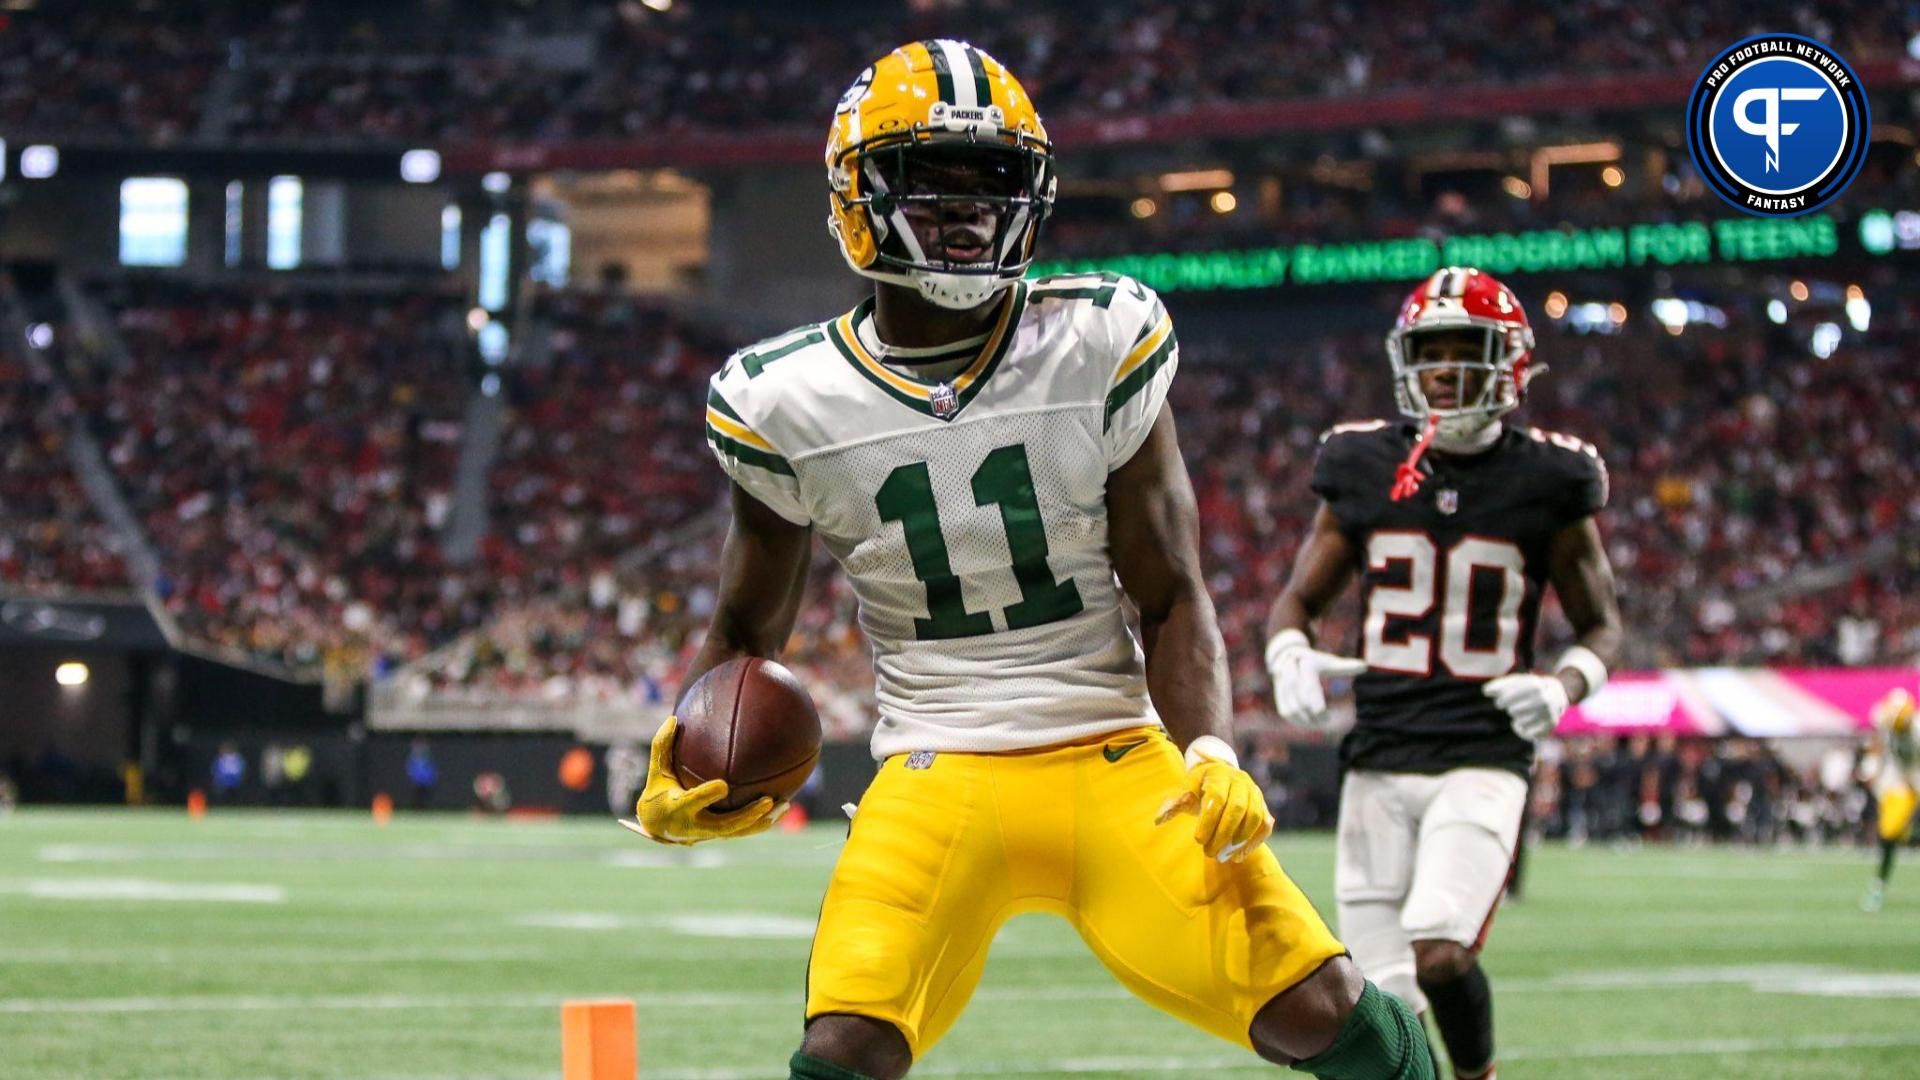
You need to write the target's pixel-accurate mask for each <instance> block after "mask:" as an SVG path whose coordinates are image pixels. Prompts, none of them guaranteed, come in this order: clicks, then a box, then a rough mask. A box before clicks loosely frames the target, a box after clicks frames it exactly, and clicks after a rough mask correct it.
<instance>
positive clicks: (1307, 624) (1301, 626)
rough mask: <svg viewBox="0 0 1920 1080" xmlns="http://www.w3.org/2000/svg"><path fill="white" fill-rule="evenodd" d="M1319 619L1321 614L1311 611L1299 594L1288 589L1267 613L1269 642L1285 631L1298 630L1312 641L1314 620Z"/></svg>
mask: <svg viewBox="0 0 1920 1080" xmlns="http://www.w3.org/2000/svg"><path fill="white" fill-rule="evenodd" d="M1319 617H1320V613H1319V612H1317V611H1313V610H1310V609H1309V608H1308V607H1307V604H1306V601H1305V600H1304V599H1303V598H1302V597H1301V596H1300V594H1299V593H1297V592H1295V591H1294V590H1292V589H1288V590H1286V591H1285V592H1282V593H1281V594H1280V598H1279V599H1278V600H1275V601H1274V602H1273V607H1271V608H1269V609H1268V611H1267V640H1269V641H1271V640H1273V635H1275V634H1278V633H1280V632H1281V631H1283V630H1298V631H1300V632H1301V633H1303V634H1305V635H1307V637H1308V639H1309V640H1311V639H1312V637H1313V623H1314V620H1315V619H1317V618H1319Z"/></svg>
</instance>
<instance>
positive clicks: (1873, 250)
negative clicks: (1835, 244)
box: [1860, 156, 1920, 255]
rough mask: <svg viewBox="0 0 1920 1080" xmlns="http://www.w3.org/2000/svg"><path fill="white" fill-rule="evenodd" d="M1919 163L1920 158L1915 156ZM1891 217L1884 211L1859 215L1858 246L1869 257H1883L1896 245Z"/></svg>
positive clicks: (1871, 211) (1870, 211)
mask: <svg viewBox="0 0 1920 1080" xmlns="http://www.w3.org/2000/svg"><path fill="white" fill-rule="evenodd" d="M1916 161H1920V156H1916ZM1896 236H1897V234H1896V232H1895V231H1894V221H1893V215H1892V214H1889V213H1887V212H1886V211H1885V210H1869V211H1867V212H1866V213H1864V214H1861V215H1860V246H1861V247H1862V248H1863V249H1865V250H1866V253H1867V254H1869V255H1885V254H1886V253H1888V252H1890V251H1892V250H1893V249H1894V245H1895V244H1896V242H1897V241H1896Z"/></svg>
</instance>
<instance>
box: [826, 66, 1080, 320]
mask: <svg viewBox="0 0 1920 1080" xmlns="http://www.w3.org/2000/svg"><path fill="white" fill-rule="evenodd" d="M826 165H827V180H828V184H829V186H830V188H831V190H830V191H829V193H828V204H829V205H828V210H829V214H828V219H827V225H828V228H829V229H830V230H831V231H832V233H833V235H834V238H835V239H836V240H837V241H838V242H839V244H840V252H841V254H842V255H843V256H845V258H846V260H847V264H848V265H849V266H851V267H852V268H853V269H854V270H855V271H856V272H858V273H860V274H863V275H865V276H867V277H870V278H874V279H875V280H879V281H887V282H892V283H894V284H899V285H905V286H908V287H910V288H915V289H917V290H919V292H920V294H921V295H922V296H923V297H925V298H926V299H928V300H929V301H932V302H933V303H936V304H939V305H941V306H943V307H949V308H956V309H962V310H964V309H968V308H973V307H978V306H979V305H980V304H983V303H985V302H987V301H988V300H990V299H992V298H993V297H994V295H995V294H996V293H998V292H999V291H1000V290H1001V289H1004V288H1006V287H1007V286H1009V285H1011V284H1012V283H1013V282H1015V281H1018V280H1019V279H1020V278H1021V277H1022V276H1023V275H1024V274H1025V273H1026V270H1027V266H1028V264H1029V263H1031V262H1032V261H1033V254H1034V247H1035V242H1036V240H1037V239H1038V236H1039V229H1040V223H1041V221H1043V220H1044V219H1045V218H1046V216H1047V215H1048V214H1049V213H1050V212H1051V211H1052V208H1053V192H1054V183H1055V181H1054V175H1053V152H1052V147H1051V145H1050V144H1049V143H1048V142H1047V133H1046V127H1045V126H1044V125H1043V124H1042V123H1041V122H1040V115H1039V113H1038V112H1036V111H1035V110H1034V107H1033V102H1032V100H1031V99H1030V98H1028V97H1027V92H1026V89H1025V88H1024V87H1022V86H1021V85H1020V81H1019V80H1018V79H1016V78H1014V77H1013V74H1012V73H1011V72H1009V71H1008V70H1007V69H1006V68H1005V67H1004V66H1002V65H1001V63H1000V62H999V61H998V60H995V59H994V58H993V57H991V56H989V55H988V54H986V53H985V52H982V51H981V50H979V49H976V48H975V47H973V46H972V45H969V44H967V43H965V42H961V41H952V40H948V39H945V38H940V39H935V40H931V41H916V42H912V43H911V44H907V45H902V46H901V47H899V48H897V49H895V50H893V51H892V52H890V53H888V54H887V55H886V56H883V57H881V58H880V59H879V60H877V61H875V62H874V63H873V64H871V65H870V66H868V67H867V69H866V70H865V71H863V72H861V73H860V76H859V77H858V78H857V79H855V80H854V81H853V84H852V85H851V86H849V87H848V88H847V91H846V93H844V94H842V95H841V96H840V102H839V104H838V105H837V106H836V107H835V109H834V115H833V124H832V128H831V130H830V131H829V132H828V136H827V151H826ZM943 185H950V186H943ZM954 186H958V187H959V188H964V189H965V190H954ZM953 203H965V204H968V205H970V206H976V207H982V208H984V209H985V210H987V211H990V212H991V216H992V220H993V224H994V230H993V234H992V237H991V240H990V241H989V242H988V243H986V244H984V245H983V247H984V250H983V251H981V252H980V253H979V255H978V257H975V258H954V257H953V256H952V252H951V251H939V252H933V251H926V250H923V248H922V245H921V243H920V241H919V239H918V238H917V237H916V236H915V234H914V231H913V229H912V227H911V226H910V225H909V223H908V218H907V213H906V211H907V210H908V208H910V207H918V208H921V209H925V208H928V207H933V208H939V207H940V206H941V205H942V204H953Z"/></svg>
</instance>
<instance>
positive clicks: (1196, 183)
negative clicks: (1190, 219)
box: [1160, 169, 1233, 191]
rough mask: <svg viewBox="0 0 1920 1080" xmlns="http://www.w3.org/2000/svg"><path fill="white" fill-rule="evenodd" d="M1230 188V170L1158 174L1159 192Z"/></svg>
mask: <svg viewBox="0 0 1920 1080" xmlns="http://www.w3.org/2000/svg"><path fill="white" fill-rule="evenodd" d="M1232 186H1233V170H1232V169H1189V170H1187V171H1185V172H1170V173H1161V174H1160V190H1161V191H1212V190H1213V189H1215V188H1227V187H1232Z"/></svg>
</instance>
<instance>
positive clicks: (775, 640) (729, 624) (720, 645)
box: [674, 610, 792, 701]
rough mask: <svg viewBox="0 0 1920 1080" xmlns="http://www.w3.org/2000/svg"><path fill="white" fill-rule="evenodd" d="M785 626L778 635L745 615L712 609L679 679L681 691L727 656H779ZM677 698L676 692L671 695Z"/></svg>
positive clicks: (737, 657) (727, 658)
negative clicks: (709, 622)
mask: <svg viewBox="0 0 1920 1080" xmlns="http://www.w3.org/2000/svg"><path fill="white" fill-rule="evenodd" d="M787 625H788V627H789V629H787V630H783V631H781V632H780V633H779V634H778V636H775V634H774V632H773V631H774V628H772V627H769V626H766V625H765V624H761V625H757V626H756V625H754V624H753V622H752V621H751V620H749V619H743V618H741V617H739V616H738V615H735V614H733V613H730V612H726V611H724V610H722V611H719V612H715V614H714V617H713V624H712V625H711V626H709V627H708V628H707V639H706V640H705V641H704V642H702V643H701V644H700V649H699V651H698V652H696V653H694V655H693V663H692V664H691V665H689V666H688V667H687V673H686V675H685V676H684V677H682V679H681V680H680V691H681V693H685V692H686V688H687V687H689V686H692V685H693V684H694V683H696V682H699V681H700V677H701V676H702V675H705V674H706V673H707V672H709V671H712V670H713V669H714V668H717V667H719V666H720V665H721V664H724V663H726V662H727V661H729V660H740V659H744V658H746V657H750V656H759V657H763V658H765V659H768V660H778V659H780V653H781V650H782V649H783V648H784V647H785V646H786V641H787V637H788V635H789V634H790V633H791V629H790V628H791V626H792V621H791V620H788V623H787ZM674 700H676V701H678V700H679V698H678V696H676V697H675V699H674Z"/></svg>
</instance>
